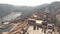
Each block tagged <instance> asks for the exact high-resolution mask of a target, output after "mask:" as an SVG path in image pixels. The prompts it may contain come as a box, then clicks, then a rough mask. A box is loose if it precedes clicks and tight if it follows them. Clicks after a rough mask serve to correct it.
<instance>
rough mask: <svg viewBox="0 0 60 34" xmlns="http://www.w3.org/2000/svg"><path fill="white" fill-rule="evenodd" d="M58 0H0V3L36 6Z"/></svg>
mask: <svg viewBox="0 0 60 34" xmlns="http://www.w3.org/2000/svg"><path fill="white" fill-rule="evenodd" d="M54 1H60V0H0V4H11V5H16V6H37V5H41V4H45V3H51V2H54Z"/></svg>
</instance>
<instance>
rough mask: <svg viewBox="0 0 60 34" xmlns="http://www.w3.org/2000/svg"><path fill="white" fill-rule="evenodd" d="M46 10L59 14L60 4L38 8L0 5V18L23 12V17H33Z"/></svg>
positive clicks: (44, 5) (54, 3) (43, 5)
mask: <svg viewBox="0 0 60 34" xmlns="http://www.w3.org/2000/svg"><path fill="white" fill-rule="evenodd" d="M46 8H48V10H49V11H50V12H51V13H52V14H57V13H59V11H58V10H59V9H60V2H53V3H51V4H42V5H40V6H36V7H29V6H13V5H9V4H0V16H5V15H7V14H9V13H11V12H13V11H14V12H22V13H23V14H22V17H23V16H24V17H26V16H29V15H31V14H32V13H33V12H35V11H45V10H46Z"/></svg>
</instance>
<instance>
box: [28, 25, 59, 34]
mask: <svg viewBox="0 0 60 34" xmlns="http://www.w3.org/2000/svg"><path fill="white" fill-rule="evenodd" d="M28 32H29V34H44V33H43V31H42V29H41V28H40V29H39V30H33V26H29V29H28ZM53 34H58V32H55V33H54V32H53Z"/></svg>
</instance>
